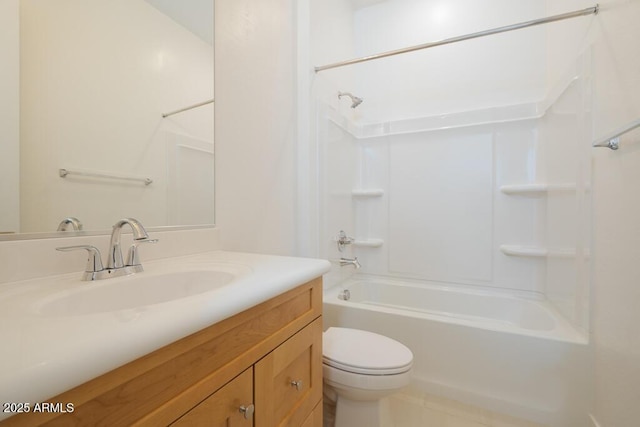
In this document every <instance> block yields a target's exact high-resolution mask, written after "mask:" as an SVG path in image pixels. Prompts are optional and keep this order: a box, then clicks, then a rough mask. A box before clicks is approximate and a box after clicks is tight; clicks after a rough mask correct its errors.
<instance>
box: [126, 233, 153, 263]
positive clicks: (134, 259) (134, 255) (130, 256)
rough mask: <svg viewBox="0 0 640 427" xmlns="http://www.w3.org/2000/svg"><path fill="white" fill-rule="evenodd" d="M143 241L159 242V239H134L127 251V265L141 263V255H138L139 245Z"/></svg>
mask: <svg viewBox="0 0 640 427" xmlns="http://www.w3.org/2000/svg"><path fill="white" fill-rule="evenodd" d="M142 243H158V239H141V240H134V242H133V244H132V245H131V246H130V247H129V252H128V253H127V262H126V264H125V265H126V266H134V265H140V256H139V255H138V245H140V244H142Z"/></svg>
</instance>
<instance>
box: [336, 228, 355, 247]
mask: <svg viewBox="0 0 640 427" xmlns="http://www.w3.org/2000/svg"><path fill="white" fill-rule="evenodd" d="M335 239H336V243H337V244H338V250H339V251H340V252H342V251H344V247H345V246H347V245H350V244H352V243H353V242H355V240H356V239H354V238H353V237H349V236H347V233H345V232H344V230H340V232H339V233H338V235H337V236H336V238H335Z"/></svg>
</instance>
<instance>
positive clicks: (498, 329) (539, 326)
mask: <svg viewBox="0 0 640 427" xmlns="http://www.w3.org/2000/svg"><path fill="white" fill-rule="evenodd" d="M345 291H347V292H346V293H345ZM347 298H348V299H347ZM324 322H325V329H326V328H328V327H330V326H343V327H351V328H358V329H365V330H369V331H373V332H377V333H380V334H384V335H387V336H389V337H392V338H394V339H396V340H398V341H400V342H402V343H403V344H405V345H407V346H408V347H409V348H410V349H411V350H412V351H413V353H414V368H413V381H412V387H413V388H414V389H417V390H418V391H422V392H424V393H429V394H435V395H439V396H443V397H446V398H449V399H454V400H458V401H461V402H463V403H467V404H471V405H476V406H480V407H483V408H485V409H489V410H492V411H496V412H501V413H505V414H509V415H512V416H515V417H518V418H522V419H525V420H530V421H534V422H537V423H540V424H544V425H548V426H552V427H574V426H576V427H582V426H584V425H587V424H586V423H585V419H584V416H585V414H587V412H588V411H587V408H586V405H587V403H588V399H589V396H588V395H587V391H586V390H588V389H589V384H588V383H587V377H588V375H586V373H587V370H588V365H587V363H588V360H587V340H586V339H585V337H584V336H583V335H582V334H580V333H579V332H578V331H576V330H575V329H574V328H573V327H572V326H571V325H570V324H569V323H568V322H567V321H566V320H564V318H562V316H560V315H559V314H558V313H557V311H556V310H555V309H554V308H553V307H552V306H551V305H550V304H549V303H548V302H547V301H546V300H544V299H543V298H535V297H534V296H531V295H528V294H521V295H518V294H516V293H512V294H509V293H506V292H497V291H491V290H476V289H468V288H466V287H459V286H455V285H451V286H447V285H442V284H435V283H425V282H414V281H408V280H398V279H392V278H383V277H366V276H363V277H355V278H352V279H349V280H348V281H346V282H344V283H342V284H340V285H338V286H334V287H332V288H329V289H326V290H325V293H324Z"/></svg>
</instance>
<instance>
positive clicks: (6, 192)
mask: <svg viewBox="0 0 640 427" xmlns="http://www.w3.org/2000/svg"><path fill="white" fill-rule="evenodd" d="M19 4H20V3H19V0H2V1H0V58H2V67H0V178H1V179H0V180H1V181H2V182H1V183H0V202H1V203H0V233H5V232H17V231H19V230H20V217H19V213H20V210H19V205H20V193H19V188H20V187H19V176H20V171H19V162H20V154H19V153H20V149H19V139H20V125H19V111H20V31H19V29H20V27H19V20H18V14H19Z"/></svg>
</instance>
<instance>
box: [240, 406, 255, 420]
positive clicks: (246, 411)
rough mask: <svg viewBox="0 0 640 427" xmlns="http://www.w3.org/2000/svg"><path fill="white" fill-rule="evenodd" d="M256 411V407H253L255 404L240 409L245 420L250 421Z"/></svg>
mask: <svg viewBox="0 0 640 427" xmlns="http://www.w3.org/2000/svg"><path fill="white" fill-rule="evenodd" d="M255 410H256V407H255V406H253V403H252V404H251V405H249V406H244V405H242V406H241V407H240V412H241V413H242V414H243V415H244V419H245V420H248V419H250V418H251V417H253V413H254V412H255Z"/></svg>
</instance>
